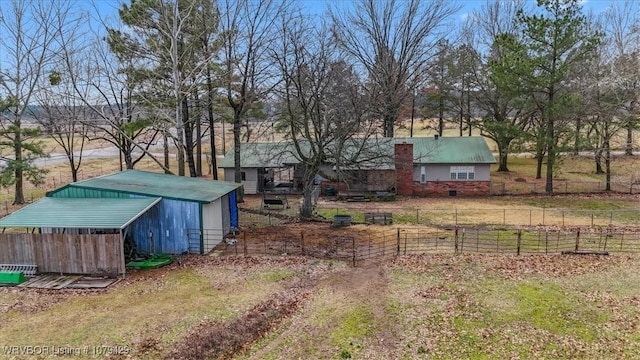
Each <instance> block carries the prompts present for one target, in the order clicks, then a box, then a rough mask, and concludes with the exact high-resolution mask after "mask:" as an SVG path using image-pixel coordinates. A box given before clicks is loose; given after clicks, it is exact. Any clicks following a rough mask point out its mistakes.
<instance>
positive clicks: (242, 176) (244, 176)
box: [240, 171, 247, 181]
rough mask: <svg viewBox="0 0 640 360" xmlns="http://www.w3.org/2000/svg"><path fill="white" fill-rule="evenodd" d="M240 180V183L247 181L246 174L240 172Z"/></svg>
mask: <svg viewBox="0 0 640 360" xmlns="http://www.w3.org/2000/svg"><path fill="white" fill-rule="evenodd" d="M240 179H241V180H242V181H247V173H246V172H244V171H242V172H240Z"/></svg>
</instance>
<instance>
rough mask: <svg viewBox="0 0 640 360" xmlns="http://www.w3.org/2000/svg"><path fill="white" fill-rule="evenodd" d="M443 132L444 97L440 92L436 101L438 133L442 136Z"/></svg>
mask: <svg viewBox="0 0 640 360" xmlns="http://www.w3.org/2000/svg"><path fill="white" fill-rule="evenodd" d="M443 132H444V97H443V95H442V94H440V100H439V101H438V135H440V136H442V133H443Z"/></svg>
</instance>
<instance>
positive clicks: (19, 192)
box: [13, 119, 24, 205]
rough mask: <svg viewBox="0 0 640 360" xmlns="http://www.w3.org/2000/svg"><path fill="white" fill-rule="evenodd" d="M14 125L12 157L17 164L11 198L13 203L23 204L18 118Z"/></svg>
mask: <svg viewBox="0 0 640 360" xmlns="http://www.w3.org/2000/svg"><path fill="white" fill-rule="evenodd" d="M14 126H15V127H16V129H17V130H16V131H15V140H14V143H13V150H14V154H13V155H14V157H15V161H16V164H17V165H18V166H16V168H15V171H14V176H15V177H16V179H15V180H16V185H15V194H14V195H15V196H14V198H13V205H20V204H24V189H23V182H22V176H23V171H22V133H21V132H20V131H21V129H22V127H21V123H20V119H17V120H16V122H15V123H14Z"/></svg>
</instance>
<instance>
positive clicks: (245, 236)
mask: <svg viewBox="0 0 640 360" xmlns="http://www.w3.org/2000/svg"><path fill="white" fill-rule="evenodd" d="M242 247H243V250H244V256H248V255H249V251H248V250H247V232H246V231H243V232H242Z"/></svg>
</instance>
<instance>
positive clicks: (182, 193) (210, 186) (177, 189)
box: [53, 170, 242, 203]
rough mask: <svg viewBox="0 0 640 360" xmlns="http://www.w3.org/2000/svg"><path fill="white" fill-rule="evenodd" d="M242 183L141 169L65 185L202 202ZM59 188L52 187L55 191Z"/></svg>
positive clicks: (218, 196) (214, 198)
mask: <svg viewBox="0 0 640 360" xmlns="http://www.w3.org/2000/svg"><path fill="white" fill-rule="evenodd" d="M240 186H242V185H241V184H237V183H233V182H228V181H213V180H207V179H201V178H192V177H186V176H177V175H171V174H162V173H156V172H149V171H140V170H126V171H122V172H117V173H114V174H110V175H105V176H100V177H97V178H93V179H87V180H84V181H79V182H77V183H72V184H69V185H67V186H66V187H78V188H85V189H93V190H109V191H115V192H120V193H128V194H136V195H145V196H161V197H163V198H167V199H177V200H187V201H195V202H201V203H209V202H212V201H214V200H216V199H218V198H220V197H222V196H224V195H226V194H228V193H230V192H232V191H234V190H235V189H237V188H239V187H240ZM55 192H56V190H54V191H53V193H55Z"/></svg>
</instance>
